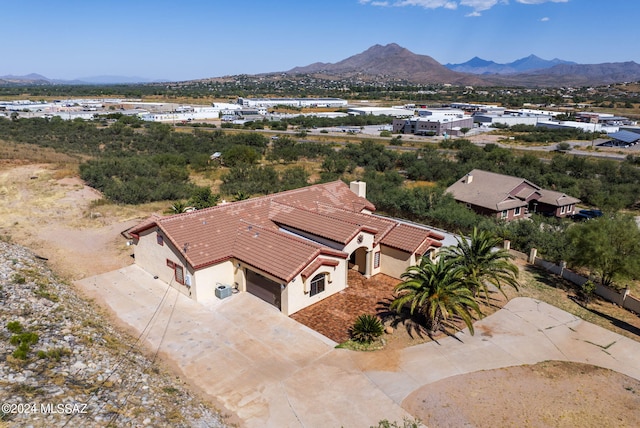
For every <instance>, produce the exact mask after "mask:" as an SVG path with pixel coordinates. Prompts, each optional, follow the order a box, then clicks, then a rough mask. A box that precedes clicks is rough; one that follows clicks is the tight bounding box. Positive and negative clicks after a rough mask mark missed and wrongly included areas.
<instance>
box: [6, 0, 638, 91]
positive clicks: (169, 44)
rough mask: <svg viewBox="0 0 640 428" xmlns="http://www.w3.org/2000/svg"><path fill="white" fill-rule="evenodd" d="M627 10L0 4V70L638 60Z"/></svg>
mask: <svg viewBox="0 0 640 428" xmlns="http://www.w3.org/2000/svg"><path fill="white" fill-rule="evenodd" d="M638 16H640V1H638V0H386V1H385V0H382V1H380V0H235V1H231V0H181V1H175V0H172V1H165V0H103V1H92V0H13V1H4V2H2V7H1V8H0V19H1V22H2V34H3V36H4V37H3V38H2V39H3V40H2V42H1V43H0V76H1V75H8V74H13V75H24V74H28V73H39V74H42V75H44V76H46V77H49V78H54V79H74V78H80V77H86V76H98V75H118V76H138V77H144V78H149V79H169V80H188V79H197V78H206V77H216V76H223V75H230V74H242V73H247V74H256V73H262V72H272V71H285V70H289V69H291V68H293V67H295V66H304V65H308V64H310V63H313V62H316V61H321V62H338V61H340V60H342V59H345V58H347V57H349V56H351V55H354V54H357V53H360V52H362V51H364V50H366V49H367V48H369V47H371V46H373V45H375V44H382V45H384V44H387V43H397V44H399V45H400V46H403V47H405V48H407V49H409V50H411V51H412V52H414V53H417V54H422V55H429V56H431V57H433V58H434V59H436V60H437V61H439V62H440V63H442V64H445V63H448V62H451V63H460V62H465V61H467V60H469V59H471V58H472V57H474V56H479V57H481V58H484V59H488V60H494V61H496V62H503V63H504V62H511V61H513V60H516V59H519V58H522V57H525V56H528V55H529V54H535V55H538V56H540V57H542V58H545V59H552V58H560V59H564V60H569V61H575V62H578V63H585V64H588V63H601V62H621V61H636V62H640V46H638V45H637V40H638V37H639V36H638V35H639V34H640V30H639V29H638V25H637V18H638Z"/></svg>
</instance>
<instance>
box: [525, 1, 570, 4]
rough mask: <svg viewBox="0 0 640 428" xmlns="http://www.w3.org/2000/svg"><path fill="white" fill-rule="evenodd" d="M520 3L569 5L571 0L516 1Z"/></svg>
mask: <svg viewBox="0 0 640 428" xmlns="http://www.w3.org/2000/svg"><path fill="white" fill-rule="evenodd" d="M516 2H518V3H522V4H542V3H549V2H551V3H568V2H569V0H516Z"/></svg>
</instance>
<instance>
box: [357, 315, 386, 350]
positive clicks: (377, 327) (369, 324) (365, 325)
mask: <svg viewBox="0 0 640 428" xmlns="http://www.w3.org/2000/svg"><path fill="white" fill-rule="evenodd" d="M382 333H384V327H383V325H382V322H381V321H380V319H379V318H378V317H376V316H374V315H369V314H363V315H360V316H359V317H358V319H356V322H355V323H354V324H353V327H351V338H352V339H353V340H355V341H356V342H360V343H371V342H373V341H374V340H376V339H377V338H378V337H380V336H382Z"/></svg>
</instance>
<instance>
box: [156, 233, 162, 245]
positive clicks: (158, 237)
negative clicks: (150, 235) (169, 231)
mask: <svg viewBox="0 0 640 428" xmlns="http://www.w3.org/2000/svg"><path fill="white" fill-rule="evenodd" d="M156 242H157V243H158V245H164V238H163V237H162V235H160V234H159V233H156Z"/></svg>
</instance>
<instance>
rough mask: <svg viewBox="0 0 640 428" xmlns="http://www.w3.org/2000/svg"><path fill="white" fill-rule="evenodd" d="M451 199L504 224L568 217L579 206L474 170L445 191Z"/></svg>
mask: <svg viewBox="0 0 640 428" xmlns="http://www.w3.org/2000/svg"><path fill="white" fill-rule="evenodd" d="M447 193H451V195H453V197H454V199H455V200H456V201H458V202H460V203H464V204H466V205H467V207H469V208H471V209H473V210H474V211H476V212H477V213H479V214H483V215H489V216H493V217H497V218H499V219H503V220H506V221H510V220H516V219H519V218H524V217H525V215H526V214H528V213H532V212H533V213H541V214H546V215H553V216H556V217H566V216H570V215H572V214H573V213H574V212H575V206H576V204H577V203H579V202H580V200H579V199H577V198H573V197H571V196H568V195H566V194H564V193H561V192H556V191H553V190H546V189H542V188H541V187H540V186H538V185H536V184H534V183H532V182H530V181H528V180H525V179H524V178H518V177H512V176H510V175H502V174H496V173H494V172H487V171H482V170H480V169H474V170H473V171H471V172H470V173H468V174H467V175H465V176H464V177H462V178H461V179H460V180H458V181H456V182H455V183H453V184H452V185H451V186H449V188H447Z"/></svg>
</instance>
